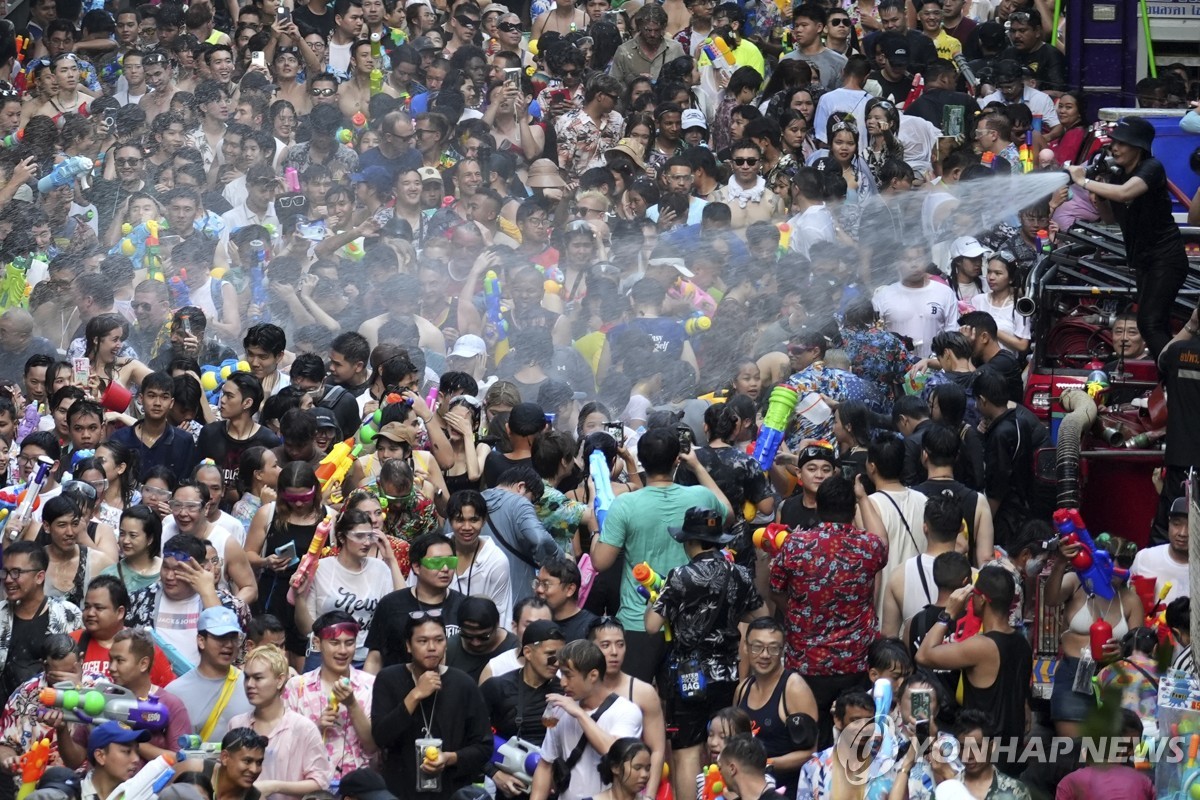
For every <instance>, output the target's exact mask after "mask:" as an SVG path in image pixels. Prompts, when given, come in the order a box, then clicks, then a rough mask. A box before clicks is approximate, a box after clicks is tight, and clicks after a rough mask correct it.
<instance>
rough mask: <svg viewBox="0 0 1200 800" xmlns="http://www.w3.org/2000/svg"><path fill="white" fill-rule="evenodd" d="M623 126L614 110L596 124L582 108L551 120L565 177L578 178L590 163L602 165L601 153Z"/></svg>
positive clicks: (602, 157)
mask: <svg viewBox="0 0 1200 800" xmlns="http://www.w3.org/2000/svg"><path fill="white" fill-rule="evenodd" d="M624 129H625V121H624V120H623V119H622V118H621V115H620V114H618V113H617V112H616V111H612V112H610V113H609V115H608V116H607V117H606V118H604V119H603V120H602V121H601V123H600V125H599V126H597V125H596V123H595V122H594V121H593V120H592V118H591V117H590V116H588V114H587V112H586V111H583V110H582V109H580V110H579V111H572V112H571V113H569V114H566V115H564V116H561V117H559V118H558V119H557V120H555V123H554V131H555V133H557V134H558V163H560V164H562V165H564V166H565V167H566V170H567V174H568V175H569V176H570V177H569V180H578V179H579V176H580V175H582V174H583V173H584V172H586V171H587V170H589V169H591V168H592V167H603V166H604V165H605V163H606V162H605V160H604V153H605V152H606V151H607V150H609V149H610V148H613V147H616V146H617V142H618V141H620V139H621V133H622V131H623V130H624Z"/></svg>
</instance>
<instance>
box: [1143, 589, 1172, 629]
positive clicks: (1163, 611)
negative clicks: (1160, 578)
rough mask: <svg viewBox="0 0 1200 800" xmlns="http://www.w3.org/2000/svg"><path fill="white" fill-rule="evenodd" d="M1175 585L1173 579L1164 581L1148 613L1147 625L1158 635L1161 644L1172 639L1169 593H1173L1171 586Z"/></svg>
mask: <svg viewBox="0 0 1200 800" xmlns="http://www.w3.org/2000/svg"><path fill="white" fill-rule="evenodd" d="M1174 585H1175V584H1174V583H1173V582H1171V581H1164V582H1163V585H1162V587H1161V588H1159V590H1158V597H1157V598H1155V601H1154V604H1153V606H1151V608H1150V612H1149V613H1148V614H1146V627H1147V628H1149V629H1151V630H1152V631H1154V632H1155V634H1157V635H1158V642H1159V644H1166V643H1167V642H1169V641H1171V628H1170V626H1168V625H1167V595H1168V594H1170V593H1171V587H1173V586H1174Z"/></svg>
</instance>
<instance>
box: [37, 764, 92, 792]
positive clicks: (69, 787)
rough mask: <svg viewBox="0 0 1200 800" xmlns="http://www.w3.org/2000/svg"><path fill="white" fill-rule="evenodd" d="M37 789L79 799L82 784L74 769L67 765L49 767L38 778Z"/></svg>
mask: <svg viewBox="0 0 1200 800" xmlns="http://www.w3.org/2000/svg"><path fill="white" fill-rule="evenodd" d="M37 791H39V792H51V791H53V792H60V793H61V794H62V795H63V796H66V797H70V798H73V799H74V800H79V798H80V797H82V796H83V785H82V784H81V783H80V780H79V775H78V774H77V773H76V772H75V770H73V769H69V768H67V767H49V768H47V769H46V771H45V772H43V773H42V777H41V778H39V779H38V782H37ZM30 796H31V797H32V795H30Z"/></svg>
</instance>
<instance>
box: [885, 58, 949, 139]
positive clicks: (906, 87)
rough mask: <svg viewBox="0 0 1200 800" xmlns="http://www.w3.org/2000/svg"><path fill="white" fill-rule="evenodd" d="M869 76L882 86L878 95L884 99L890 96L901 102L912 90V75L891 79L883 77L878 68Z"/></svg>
mask: <svg viewBox="0 0 1200 800" xmlns="http://www.w3.org/2000/svg"><path fill="white" fill-rule="evenodd" d="M870 77H871V80H873V81H879V85H880V86H881V87H882V91H881V92H880V93H879V96H880V97H882V98H884V99H886V98H888V97H890V98H892V100H893V101H894V102H896V103H903V102H904V101H905V100H906V99H907V98H908V93H909V92H911V91H912V85H913V76H912V75H905V76H903V77H902V78H900V79H899V80H895V81H893V80H889V79H888V78H887V77H885V76H884V74H883V73H882V72H880V71H879V70H875V71H874V72H872V73H871V75H870ZM939 127H940V126H939Z"/></svg>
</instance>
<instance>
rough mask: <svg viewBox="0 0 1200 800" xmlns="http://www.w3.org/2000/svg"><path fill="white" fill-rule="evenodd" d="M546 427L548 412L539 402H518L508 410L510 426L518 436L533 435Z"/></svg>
mask: <svg viewBox="0 0 1200 800" xmlns="http://www.w3.org/2000/svg"><path fill="white" fill-rule="evenodd" d="M545 427H546V412H545V411H543V410H542V407H541V406H539V405H538V404H537V403H518V404H517V405H515V406H513V410H512V411H510V412H508V428H509V430H511V431H512V432H513V433H514V434H516V435H517V436H533V435H534V434H536V433H541V432H542V430H544V429H545Z"/></svg>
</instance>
